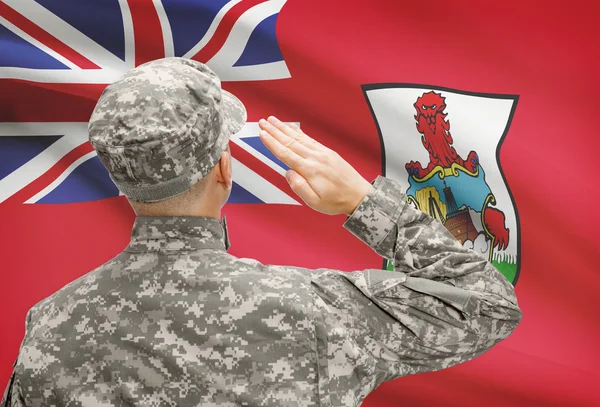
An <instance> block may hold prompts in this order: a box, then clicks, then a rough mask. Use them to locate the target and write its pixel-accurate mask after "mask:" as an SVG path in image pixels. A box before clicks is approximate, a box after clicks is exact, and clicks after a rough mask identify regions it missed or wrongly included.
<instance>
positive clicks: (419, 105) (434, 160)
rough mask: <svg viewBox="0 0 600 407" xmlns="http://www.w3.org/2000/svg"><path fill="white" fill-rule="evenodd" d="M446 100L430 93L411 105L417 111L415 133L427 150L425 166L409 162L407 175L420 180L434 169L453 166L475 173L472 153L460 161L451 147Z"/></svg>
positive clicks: (474, 159)
mask: <svg viewBox="0 0 600 407" xmlns="http://www.w3.org/2000/svg"><path fill="white" fill-rule="evenodd" d="M445 100H446V98H445V97H443V96H442V95H441V94H439V93H435V92H434V91H431V92H428V93H424V94H423V95H421V96H420V97H419V98H418V99H417V101H416V102H415V104H414V106H415V109H417V115H416V116H415V120H417V130H418V131H419V133H421V134H422V135H423V136H422V137H421V141H422V142H423V146H425V148H426V149H427V151H429V165H427V168H423V166H422V165H421V163H420V162H414V161H411V162H410V163H408V164H406V170H407V171H408V175H409V176H416V177H417V178H423V177H425V176H426V175H427V174H429V173H430V172H431V171H432V170H433V169H434V168H435V167H437V166H440V167H442V168H449V167H451V166H452V164H454V163H456V164H458V165H460V166H463V167H465V168H466V169H467V170H469V171H470V172H475V170H476V169H477V165H478V164H479V158H478V157H477V153H476V152H475V151H471V152H470V153H469V156H468V157H467V159H466V160H463V159H462V158H461V157H460V156H459V155H458V153H457V152H456V150H455V149H454V147H452V143H453V142H454V141H453V140H452V135H451V134H450V122H449V121H448V120H446V116H448V114H447V113H444V109H446V102H445Z"/></svg>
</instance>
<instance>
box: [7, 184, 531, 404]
mask: <svg viewBox="0 0 600 407" xmlns="http://www.w3.org/2000/svg"><path fill="white" fill-rule="evenodd" d="M344 227H345V228H346V229H348V230H349V231H350V232H352V233H353V234H354V235H355V236H356V237H357V238H359V239H360V240H362V241H363V242H364V243H366V244H367V245H369V246H370V247H372V248H373V249H374V250H375V251H376V252H377V253H379V254H380V255H381V256H383V257H385V258H388V259H391V260H393V262H394V266H395V270H396V271H394V272H389V271H385V270H380V269H368V270H361V271H354V272H343V271H336V270H330V269H317V270H311V269H305V268H300V267H289V266H273V265H263V264H261V263H259V262H258V261H256V260H253V259H246V258H237V257H234V256H232V255H230V254H228V253H227V249H228V247H229V239H228V236H227V227H226V224H225V222H224V221H219V220H218V219H214V218H207V217H138V218H136V220H135V223H134V226H133V230H132V233H131V241H130V243H129V244H128V245H127V247H126V248H125V250H124V251H123V252H121V253H120V254H118V255H117V256H116V257H114V258H113V259H111V260H110V261H108V262H107V263H106V264H104V265H102V266H100V267H99V268H97V269H96V270H93V271H91V272H90V273H88V274H86V275H84V276H82V277H80V278H79V279H77V280H75V281H73V282H71V283H69V284H68V285H66V286H65V287H63V288H62V289H61V290H59V291H58V292H56V293H55V294H53V295H52V296H50V297H48V298H46V299H44V300H42V301H41V302H39V303H38V304H36V305H35V306H34V307H32V308H31V310H30V311H29V312H28V314H27V318H26V333H25V337H24V339H23V343H22V345H21V349H20V353H19V356H18V359H17V361H16V362H15V365H14V372H13V375H12V376H11V379H10V382H9V386H8V387H7V390H6V392H5V394H4V398H3V402H2V403H0V405H2V406H4V405H5V404H4V402H5V401H7V400H8V403H6V405H9V406H63V405H64V406H133V405H135V406H231V407H233V406H358V405H360V403H361V402H362V400H363V399H364V398H365V397H366V396H367V395H368V394H369V393H370V392H371V391H373V390H374V389H375V388H376V387H377V386H378V385H379V384H380V383H382V382H384V381H387V380H392V379H394V378H398V377H401V376H406V375H409V374H415V373H420V372H427V371H434V370H439V369H443V368H446V367H449V366H452V365H455V364H458V363H461V362H464V361H466V360H469V359H472V358H474V357H476V356H478V355H480V354H482V353H483V352H485V351H486V350H488V349H490V348H491V347H492V346H494V345H495V344H496V343H498V342H499V341H501V340H502V339H504V338H506V337H507V336H508V335H510V333H511V332H512V331H513V330H514V329H515V327H516V326H517V324H518V323H519V321H520V319H521V311H520V309H519V307H518V305H517V300H516V298H515V294H514V290H513V287H512V285H511V284H510V283H509V282H508V281H507V280H506V278H505V277H504V276H503V275H502V274H501V273H499V272H498V271H497V270H496V269H495V268H494V267H493V266H492V265H491V264H490V263H489V262H488V261H486V259H485V258H484V257H482V256H481V255H480V254H478V253H476V252H474V251H473V250H470V249H466V248H464V247H462V245H461V244H460V243H459V242H458V241H457V240H456V239H455V238H454V237H453V236H452V235H451V234H450V233H449V232H448V231H447V230H446V228H445V227H444V226H443V225H442V224H441V223H439V222H438V221H437V220H434V219H432V218H431V217H430V216H429V215H427V214H425V213H423V212H421V211H419V210H416V209H415V208H413V207H412V206H411V205H409V204H407V203H406V196H405V193H404V191H403V190H402V188H401V187H400V186H399V184H398V183H396V182H395V181H393V180H390V179H387V178H385V177H378V178H377V179H376V180H375V181H374V183H373V189H372V190H371V192H370V193H369V194H368V195H367V196H366V197H365V198H364V200H363V201H362V202H361V203H360V205H359V206H358V208H357V209H356V211H355V212H354V213H353V214H352V215H351V216H350V217H348V219H347V220H346V222H345V223H344Z"/></svg>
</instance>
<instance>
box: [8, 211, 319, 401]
mask: <svg viewBox="0 0 600 407" xmlns="http://www.w3.org/2000/svg"><path fill="white" fill-rule="evenodd" d="M215 222H218V221H216V220H215ZM134 231H135V229H134ZM204 231H205V229H204ZM217 237H218V236H217ZM160 239H162V240H160ZM220 241H221V239H220V238H215V237H214V236H209V238H208V239H207V238H206V237H202V238H198V236H196V238H195V239H192V238H190V239H187V238H184V239H180V238H178V237H177V238H175V239H172V238H168V239H165V238H164V236H162V237H160V238H159V239H158V240H156V239H155V240H154V241H152V239H145V240H144V241H143V242H142V241H137V242H136V240H135V239H134V240H132V243H130V245H129V246H128V248H127V249H126V250H125V251H124V252H122V253H120V254H119V255H118V256H116V257H115V258H113V259H112V260H110V261H109V262H107V263H106V264H104V265H103V266H101V267H99V268H98V269H96V270H94V271H92V272H90V273H88V274H86V275H84V276H83V277H81V278H79V279H77V280H75V281H73V282H72V283H70V284H68V285H67V286H65V287H63V288H62V289H61V290H59V291H58V292H56V293H55V294H53V295H52V296H50V297H48V298H46V299H45V300H43V301H41V302H40V303H38V304H37V305H35V306H34V307H33V308H32V310H31V311H30V313H29V314H28V319H27V332H26V335H25V338H24V341H23V345H22V350H21V353H20V356H19V360H18V363H17V365H16V366H15V378H16V379H15V380H18V387H20V388H22V389H26V391H24V392H23V393H24V396H25V398H26V400H25V401H26V403H27V405H32V406H41V405H44V406H48V405H60V406H63V405H64V406H75V405H78V406H79V405H83V406H87V405H89V406H91V405H94V406H96V405H106V406H122V405H127V406H131V405H136V406H162V405H165V406H167V405H172V406H198V405H218V406H253V405H264V406H276V405H277V406H280V405H286V406H296V405H297V406H312V405H318V402H317V401H316V400H317V394H315V393H316V388H317V365H316V364H317V360H316V350H315V348H314V347H315V346H316V339H315V334H314V329H315V328H314V325H313V323H312V315H311V313H312V312H313V310H312V305H311V304H310V303H309V298H310V295H309V294H308V291H309V289H310V279H309V278H308V276H307V275H306V274H303V273H302V271H301V270H299V269H295V268H287V267H267V266H264V265H262V264H260V263H259V262H257V261H255V260H251V259H238V258H236V257H234V256H231V255H229V254H227V253H226V252H225V250H222V248H219V247H218V246H219V244H220ZM156 242H160V244H158V246H152V245H153V244H155V243H156ZM215 245H216V246H215Z"/></svg>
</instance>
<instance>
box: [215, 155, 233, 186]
mask: <svg viewBox="0 0 600 407" xmlns="http://www.w3.org/2000/svg"><path fill="white" fill-rule="evenodd" d="M217 167H218V168H216V170H217V173H216V175H217V181H218V182H219V183H222V184H223V186H224V187H225V189H228V190H229V189H231V187H232V185H233V179H232V175H231V155H230V154H229V149H227V150H225V151H223V153H222V154H221V158H220V159H219V163H218V164H217Z"/></svg>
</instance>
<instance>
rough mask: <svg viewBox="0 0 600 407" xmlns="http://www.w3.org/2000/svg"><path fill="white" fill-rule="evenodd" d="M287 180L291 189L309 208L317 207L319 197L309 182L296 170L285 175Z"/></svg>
mask: <svg viewBox="0 0 600 407" xmlns="http://www.w3.org/2000/svg"><path fill="white" fill-rule="evenodd" d="M285 179H286V180H287V182H288V184H290V188H292V191H294V192H295V193H296V194H298V196H299V197H300V198H302V200H303V201H304V202H306V204H307V205H308V206H312V205H315V204H316V203H317V202H318V201H319V196H318V195H317V193H316V192H315V191H313V189H312V188H311V187H310V185H309V184H308V182H307V181H306V180H305V179H304V177H302V175H300V174H298V173H297V172H296V171H294V170H289V171H287V172H286V173H285Z"/></svg>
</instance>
